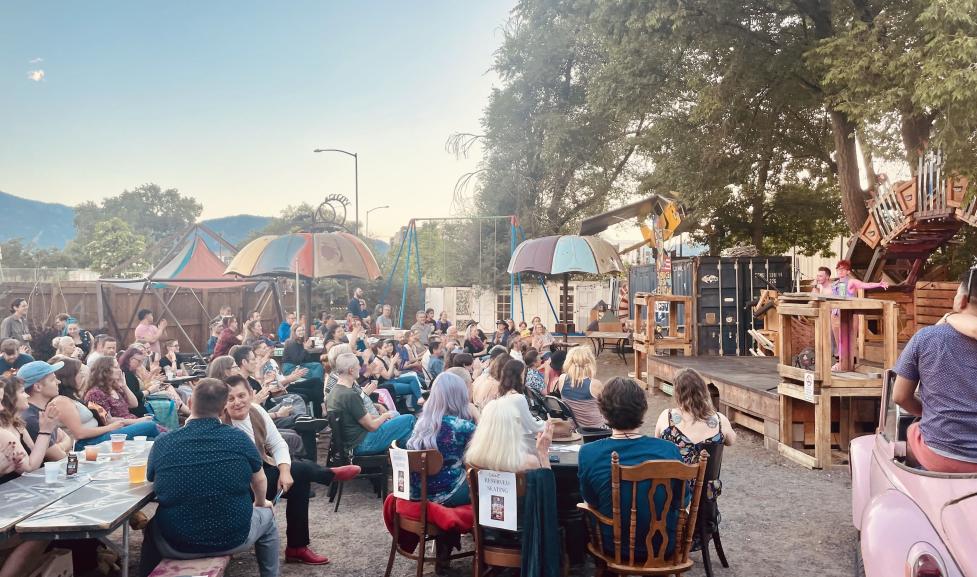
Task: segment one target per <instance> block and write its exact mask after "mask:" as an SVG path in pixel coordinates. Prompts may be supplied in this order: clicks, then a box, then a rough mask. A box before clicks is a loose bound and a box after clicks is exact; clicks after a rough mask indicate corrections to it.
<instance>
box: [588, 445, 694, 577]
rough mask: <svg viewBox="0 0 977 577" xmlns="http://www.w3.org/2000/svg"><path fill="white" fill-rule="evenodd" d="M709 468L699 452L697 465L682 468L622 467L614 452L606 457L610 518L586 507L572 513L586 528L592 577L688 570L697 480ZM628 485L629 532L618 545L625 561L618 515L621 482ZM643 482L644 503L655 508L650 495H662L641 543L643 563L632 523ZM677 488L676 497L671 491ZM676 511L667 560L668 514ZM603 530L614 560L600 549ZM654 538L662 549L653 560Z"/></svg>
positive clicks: (676, 464) (674, 464) (669, 464)
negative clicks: (582, 517)
mask: <svg viewBox="0 0 977 577" xmlns="http://www.w3.org/2000/svg"><path fill="white" fill-rule="evenodd" d="M708 462H709V455H708V453H706V452H705V451H703V452H702V453H701V455H700V457H699V464H698V465H697V466H695V465H686V464H685V463H682V462H681V461H646V462H644V463H641V464H639V465H633V466H622V465H621V464H620V461H619V458H618V454H617V452H614V453H612V454H611V503H612V515H611V517H607V516H606V515H603V514H601V512H600V511H598V510H597V509H595V508H593V507H591V506H590V505H588V504H587V503H579V504H578V505H577V507H579V508H580V509H583V511H584V512H585V513H586V515H585V517H586V518H587V527H588V529H589V530H590V543H589V544H588V545H587V550H588V551H590V554H591V555H593V557H594V561H595V563H596V565H597V572H596V573H595V574H596V575H600V576H606V575H609V574H611V573H614V574H618V575H679V574H681V573H685V572H686V571H688V570H689V569H691V568H692V565H693V562H692V560H691V559H689V551H690V550H691V549H692V536H693V532H694V531H695V522H696V519H697V518H698V513H699V500H700V498H701V496H702V491H701V487H702V479H703V478H704V477H705V473H706V467H707V465H708ZM622 481H623V482H625V483H631V489H632V490H631V506H630V515H631V516H630V521H631V522H630V523H629V527H628V534H627V536H626V537H627V541H626V543H623V544H624V546H625V549H626V553H627V559H625V557H624V554H622V539H621V533H622V532H623V531H624V530H625V528H624V526H623V525H624V518H623V516H622V515H621V482H622ZM642 481H647V482H650V486H649V488H648V502H649V503H651V504H652V505H653V504H654V502H655V501H654V497H655V493H656V492H658V491H659V489H661V490H664V494H665V500H664V502H663V504H662V509H661V513H660V514H659V513H656V511H655V510H654V509H652V511H651V525H650V526H649V527H648V534H647V536H646V537H645V543H644V545H645V548H646V550H647V554H646V555H645V559H644V561H643V562H642V561H641V560H640V559H637V558H636V555H635V551H636V546H637V539H636V532H637V527H636V522H635V521H636V519H637V496H638V491H636V489H637V487H638V483H640V482H642ZM692 481H694V482H695V483H694V486H692V488H691V491H692V504H691V506H690V507H689V509H688V511H686V509H685V507H684V504H685V499H686V495H687V494H688V491H689V490H690V488H689V483H690V482H692ZM676 486H677V487H679V490H678V491H675V487H676ZM673 509H675V510H678V512H679V514H678V522H677V523H676V526H675V541H674V547H673V551H672V554H671V555H668V554H667V549H668V546H669V544H670V543H669V537H668V529H667V527H666V523H667V521H668V513H669V511H671V510H673ZM603 525H607V526H609V527H611V528H612V531H613V540H614V542H613V544H612V545H613V550H614V553H613V554H609V553H607V552H606V551H605V549H604V536H603V532H602V531H601V529H602V526H603ZM655 536H659V537H660V538H661V539H662V543H661V546H660V547H659V549H658V552H657V554H656V553H655V549H654V547H653V546H652V541H653V539H654V538H655Z"/></svg>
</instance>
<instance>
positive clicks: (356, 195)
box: [312, 148, 360, 235]
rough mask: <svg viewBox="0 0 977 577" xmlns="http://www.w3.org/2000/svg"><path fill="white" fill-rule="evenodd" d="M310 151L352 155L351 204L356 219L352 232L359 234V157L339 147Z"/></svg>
mask: <svg viewBox="0 0 977 577" xmlns="http://www.w3.org/2000/svg"><path fill="white" fill-rule="evenodd" d="M312 152H341V153H343V154H345V155H346V156H352V157H353V173H354V178H355V181H354V183H355V184H354V193H353V194H354V198H353V205H354V207H355V208H354V210H355V211H356V220H355V221H354V222H355V224H354V225H353V227H354V228H353V233H354V234H356V235H359V234H360V157H359V156H357V154H356V153H355V152H349V151H348V150H342V149H340V148H317V149H315V150H313V151H312Z"/></svg>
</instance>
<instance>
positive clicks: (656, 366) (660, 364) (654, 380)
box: [648, 356, 781, 451]
mask: <svg viewBox="0 0 977 577" xmlns="http://www.w3.org/2000/svg"><path fill="white" fill-rule="evenodd" d="M777 364H778V360H777V358H776V357H678V356H669V357H662V356H649V357H648V377H649V381H650V382H651V386H653V387H655V388H657V389H660V390H661V391H662V392H664V393H666V394H668V395H671V394H672V383H673V382H674V379H675V375H676V374H677V373H678V372H679V371H681V370H682V369H695V370H697V371H699V373H700V374H701V375H702V377H703V378H704V379H705V380H706V383H708V384H710V385H711V387H710V388H711V389H712V394H713V403H715V404H716V406H717V408H718V409H719V410H720V411H723V412H724V413H725V414H726V416H727V417H728V418H729V420H730V421H731V422H733V423H736V424H737V425H740V426H743V427H746V428H747V429H750V430H753V431H756V432H757V433H760V434H761V435H763V443H764V445H765V446H766V447H767V448H768V449H771V450H774V451H776V450H777V446H778V444H779V442H780V397H779V395H778V394H777V386H778V385H779V384H780V380H781V379H780V375H779V374H778V373H777ZM717 397H718V402H717Z"/></svg>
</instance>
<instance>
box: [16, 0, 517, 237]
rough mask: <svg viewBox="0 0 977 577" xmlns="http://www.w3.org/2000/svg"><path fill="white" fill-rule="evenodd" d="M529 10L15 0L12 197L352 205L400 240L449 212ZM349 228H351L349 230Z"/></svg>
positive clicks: (275, 209) (241, 209) (435, 3)
mask: <svg viewBox="0 0 977 577" xmlns="http://www.w3.org/2000/svg"><path fill="white" fill-rule="evenodd" d="M514 3H515V0H478V1H477V2H450V1H447V0H425V1H423V2H403V1H361V2H339V1H329V2H327V1H289V2H257V1H253V0H233V1H231V0H208V1H206V2H201V1H189V0H169V1H167V2H131V1H128V0H127V1H99V2H67V1H61V2H53V1H47V0H32V1H30V2H15V1H13V0H0V190H2V191H4V192H7V193H10V194H14V195H17V196H22V197H26V198H31V199H35V200H41V201H45V202H59V203H63V204H68V205H75V204H78V203H80V202H83V201H86V200H98V199H101V198H104V197H106V196H114V195H117V194H119V193H120V192H122V191H123V190H125V189H131V188H133V187H136V186H138V185H140V184H143V183H147V182H154V183H157V184H159V185H160V186H162V187H164V188H177V189H179V190H180V192H181V193H183V194H185V195H189V196H193V197H194V198H196V199H197V200H198V201H199V202H201V203H202V204H203V207H204V208H203V215H202V216H203V218H214V217H220V216H228V215H234V214H242V213H247V214H259V215H267V216H275V215H277V214H278V213H279V212H280V210H281V209H282V208H284V207H285V206H288V205H294V204H298V203H300V202H308V203H310V204H313V205H315V204H318V203H319V202H321V200H322V199H323V198H324V197H325V195H327V194H333V193H339V194H345V195H347V196H348V197H349V198H350V201H351V205H350V207H349V211H350V215H351V217H352V213H353V209H354V207H353V206H352V200H353V196H354V194H353V193H354V165H353V159H352V158H351V157H347V156H346V155H342V154H314V153H313V152H312V151H313V149H315V148H340V149H345V150H348V151H350V152H355V153H357V154H358V155H359V198H360V203H359V206H360V220H361V222H363V221H365V212H366V210H367V209H370V208H373V207H377V206H383V205H389V207H390V208H388V209H379V210H377V211H375V212H372V213H371V215H370V223H369V224H370V233H371V234H372V235H373V236H377V237H381V238H383V237H387V236H389V235H391V234H393V233H394V232H395V231H396V230H397V229H398V228H399V227H401V226H404V225H406V224H407V222H408V220H409V219H410V218H412V217H415V218H420V217H437V216H448V215H449V211H450V204H451V198H452V189H453V186H454V184H455V182H456V180H457V179H458V178H459V177H460V176H461V175H462V174H464V173H465V172H469V171H471V170H474V169H475V168H476V165H477V161H478V151H477V149H476V150H475V154H474V155H473V156H472V157H471V158H468V159H461V160H459V159H456V158H455V157H454V156H452V155H450V154H448V153H447V152H446V151H445V148H444V144H445V140H446V139H447V138H448V136H450V135H451V134H452V133H454V132H478V131H479V127H480V119H481V116H482V111H483V109H484V107H485V105H486V104H487V101H488V96H489V94H490V91H491V89H492V87H493V86H497V85H498V82H499V81H498V78H497V77H496V76H495V74H494V73H492V72H491V71H490V70H489V69H490V67H491V66H492V62H493V53H494V51H495V50H496V49H497V48H498V46H499V45H500V44H501V42H502V39H503V34H502V29H503V26H504V25H505V22H506V19H507V17H508V14H509V11H510V9H511V8H512V6H513V5H514ZM351 219H352V218H351Z"/></svg>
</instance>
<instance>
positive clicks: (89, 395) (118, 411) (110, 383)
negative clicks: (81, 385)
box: [84, 356, 145, 420]
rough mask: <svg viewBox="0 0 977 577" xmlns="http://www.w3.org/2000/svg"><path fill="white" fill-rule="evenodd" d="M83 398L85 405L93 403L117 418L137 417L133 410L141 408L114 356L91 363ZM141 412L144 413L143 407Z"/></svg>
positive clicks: (133, 418)
mask: <svg viewBox="0 0 977 577" xmlns="http://www.w3.org/2000/svg"><path fill="white" fill-rule="evenodd" d="M84 400H85V403H86V405H87V406H89V407H90V406H91V405H92V404H93V403H94V404H96V405H98V406H99V407H101V408H102V409H104V410H105V413H106V414H108V415H111V416H113V417H116V418H119V419H132V420H135V419H138V417H137V416H136V415H134V414H133V410H139V409H142V406H141V405H140V403H139V400H138V399H137V398H136V395H135V394H134V393H133V392H132V389H130V388H129V387H128V386H126V382H125V378H124V377H123V376H122V370H121V369H119V363H118V362H117V361H116V360H115V357H104V356H103V357H100V358H99V359H97V360H96V361H95V362H94V363H93V364H92V367H91V373H90V374H89V375H88V388H87V389H86V391H85V397H84ZM141 412H142V414H145V409H142V411H141Z"/></svg>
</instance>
